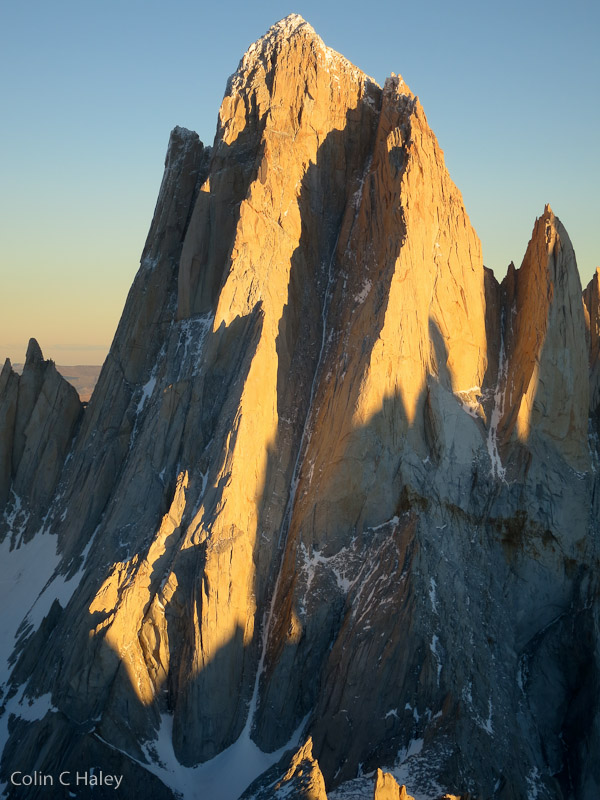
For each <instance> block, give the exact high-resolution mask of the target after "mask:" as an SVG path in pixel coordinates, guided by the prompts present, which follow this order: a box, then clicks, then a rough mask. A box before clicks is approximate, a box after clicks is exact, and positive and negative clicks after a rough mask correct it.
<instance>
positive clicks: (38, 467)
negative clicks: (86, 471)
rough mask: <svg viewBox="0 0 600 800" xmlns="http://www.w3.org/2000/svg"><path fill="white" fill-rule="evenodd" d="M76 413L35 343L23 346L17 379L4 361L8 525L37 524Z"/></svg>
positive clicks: (73, 395) (1, 392)
mask: <svg viewBox="0 0 600 800" xmlns="http://www.w3.org/2000/svg"><path fill="white" fill-rule="evenodd" d="M81 412H82V406H81V403H80V401H79V397H78V395H77V392H76V391H75V389H74V388H73V387H72V386H71V385H70V384H69V383H67V381H66V380H64V378H62V376H61V375H60V374H59V373H58V372H57V370H56V368H55V366H54V363H53V362H52V361H44V357H43V355H42V351H41V350H40V346H39V345H38V343H37V342H36V340H35V339H31V340H30V342H29V347H28V348H27V358H26V361H25V365H24V367H23V371H22V374H21V375H17V373H16V372H15V371H14V370H13V369H12V367H11V364H10V361H9V360H8V359H7V360H6V362H5V364H4V367H3V369H2V372H1V373H0V503H1V504H2V505H3V506H4V505H5V504H6V503H7V502H9V500H10V502H9V507H10V511H11V512H12V513H14V518H13V524H14V523H15V522H16V517H17V516H18V517H19V524H21V522H22V520H23V519H24V518H25V516H28V517H29V519H30V520H32V521H33V522H34V523H35V524H39V522H40V519H41V516H43V515H44V514H45V512H46V510H47V508H48V504H49V502H50V500H51V499H52V495H53V493H54V490H55V488H56V484H57V483H58V479H59V477H60V474H61V472H62V468H63V464H64V461H65V458H66V457H67V453H68V451H69V448H70V446H71V442H72V439H73V436H74V434H75V430H76V428H77V425H78V423H79V420H80V417H81ZM11 490H12V493H13V494H12V498H11V497H10V493H11ZM5 532H6V531H5V530H3V531H1V533H2V534H5Z"/></svg>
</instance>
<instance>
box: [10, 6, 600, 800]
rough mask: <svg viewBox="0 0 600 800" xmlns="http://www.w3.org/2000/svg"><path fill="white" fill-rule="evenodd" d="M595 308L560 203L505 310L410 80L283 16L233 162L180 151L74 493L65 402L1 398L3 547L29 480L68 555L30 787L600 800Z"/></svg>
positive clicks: (23, 703) (237, 87) (35, 634)
mask: <svg viewBox="0 0 600 800" xmlns="http://www.w3.org/2000/svg"><path fill="white" fill-rule="evenodd" d="M594 287H595V288H594ZM598 314H599V303H598V286H597V278H596V283H595V284H593V285H592V286H591V288H588V289H587V290H586V293H585V305H584V303H582V293H581V286H580V284H579V277H578V273H577V266H576V262H575V256H574V253H573V248H572V246H571V244H570V242H569V239H568V236H567V234H566V232H565V230H564V228H563V226H562V225H561V223H560V221H559V220H558V219H557V218H556V217H555V216H554V214H553V213H552V211H551V210H550V208H549V207H547V208H546V209H545V211H544V213H543V215H542V217H541V218H540V219H539V220H537V221H536V223H535V227H534V231H533V234H532V239H531V242H530V245H529V247H528V249H527V253H526V255H525V258H524V261H523V264H522V266H521V268H520V269H519V270H516V269H515V268H514V267H513V266H511V268H509V272H508V274H507V276H506V278H505V279H504V280H503V281H502V283H500V284H499V283H498V282H497V281H496V279H495V278H494V276H493V274H492V273H491V271H490V270H486V269H485V268H484V267H483V263H482V257H481V248H480V244H479V240H478V238H477V235H476V234H475V232H474V230H473V228H472V226H471V224H470V222H469V218H468V216H467V214H466V211H465V208H464V204H463V201H462V197H461V195H460V192H459V191H458V189H457V188H456V187H455V185H454V184H453V182H452V180H451V179H450V177H449V175H448V172H447V170H446V168H445V165H444V159H443V153H442V151H441V149H440V147H439V145H438V143H437V140H436V138H435V136H434V134H433V132H432V131H431V129H430V128H429V126H428V123H427V120H426V117H425V114H424V111H423V109H422V107H421V105H420V103H419V100H418V98H417V97H416V96H415V95H413V93H412V92H411V91H410V90H409V89H408V87H407V86H406V84H405V83H404V82H403V80H402V79H401V78H400V77H399V76H395V75H392V77H391V78H389V79H388V80H387V81H386V83H385V85H384V87H383V88H380V87H379V86H377V84H375V82H374V81H372V80H371V79H370V78H368V77H367V76H366V75H364V74H363V73H362V72H360V70H358V69H357V68H356V67H354V66H353V65H351V64H350V63H349V62H348V61H346V60H345V59H344V58H343V57H342V56H340V55H339V54H337V53H334V52H333V51H331V50H329V49H328V48H327V47H326V46H325V45H324V44H323V42H322V41H321V40H320V39H319V37H318V36H317V35H316V33H315V32H314V31H313V30H312V28H311V27H310V26H309V25H308V24H307V23H306V22H304V20H302V19H301V18H300V17H298V16H297V15H291V16H290V17H287V18H286V19H285V20H282V21H281V22H280V23H278V24H277V25H275V26H273V28H271V29H270V30H269V31H268V33H267V34H266V35H265V36H264V37H263V38H262V39H260V40H259V41H258V42H256V43H255V44H254V45H252V46H251V47H250V49H249V50H248V52H247V53H246V55H245V56H244V58H243V59H242V61H241V62H240V65H239V67H238V70H237V71H236V73H235V74H234V75H233V76H232V77H231V79H230V81H229V83H228V85H227V89H226V93H225V97H224V100H223V103H222V106H221V110H220V112H219V122H218V128H217V135H216V138H215V142H214V146H213V147H212V148H205V147H204V146H203V145H202V143H201V142H200V141H199V140H198V137H197V136H196V134H194V133H191V132H190V131H186V130H184V129H181V128H176V129H175V130H174V131H173V133H172V135H171V140H170V143H169V149H168V153H167V160H166V164H165V177H164V179H163V184H162V186H161V190H160V194H159V198H158V202H157V206H156V211H155V214H154V219H153V221H152V225H151V228H150V233H149V235H148V240H147V244H146V247H145V249H144V252H143V255H142V263H141V266H140V270H139V272H138V274H137V276H136V278H135V281H134V283H133V286H132V289H131V291H130V294H129V297H128V299H127V303H126V306H125V310H124V313H123V317H122V319H121V322H120V324H119V327H118V329H117V332H116V335H115V340H114V342H113V345H112V348H111V351H110V354H109V356H108V358H107V361H106V363H105V365H104V367H103V370H102V373H101V375H100V379H99V381H98V384H97V386H96V389H95V391H94V394H93V396H92V398H91V400H90V403H89V405H88V406H87V408H86V409H85V413H84V415H83V420H82V422H81V425H80V427H79V428H78V430H77V435H76V437H75V439H74V442H73V445H72V448H71V450H70V454H69V456H68V458H67V457H66V456H67V453H66V446H65V447H63V450H61V451H60V452H61V453H62V455H60V456H57V457H56V458H55V460H54V462H52V463H53V464H55V466H54V467H53V469H54V471H52V469H51V470H49V471H46V469H45V468H44V472H43V473H39V475H38V474H37V473H34V472H32V470H33V467H31V466H30V467H27V470H28V471H26V470H25V467H23V476H26V477H23V478H19V471H18V470H16V468H15V464H16V463H17V462H16V461H15V458H16V456H15V453H16V454H17V455H18V457H19V461H18V463H19V465H20V464H21V463H23V464H25V465H26V464H28V463H29V464H32V463H34V462H35V458H34V457H33V456H31V457H29V461H28V460H27V458H26V454H27V452H28V451H27V443H28V440H27V424H26V423H24V422H23V421H22V420H24V419H25V417H26V416H27V415H29V416H27V418H28V419H29V417H30V416H31V413H32V412H31V411H29V412H28V411H27V409H28V408H29V407H30V406H31V402H32V401H31V399H30V396H31V397H33V396H34V395H35V392H36V391H37V392H38V394H39V390H37V389H35V391H34V388H27V389H25V388H24V389H23V391H21V389H20V386H21V384H20V383H19V382H18V379H17V377H16V376H15V375H14V374H13V373H12V372H11V370H10V367H9V366H8V367H5V369H4V370H3V372H2V375H1V377H0V410H1V411H2V418H1V420H0V426H2V427H1V428H0V444H1V449H0V481H1V483H0V488H2V487H5V488H3V489H2V491H3V492H4V494H3V495H2V496H0V500H2V501H3V502H5V503H6V502H8V505H6V508H5V511H4V518H3V519H4V522H3V525H4V527H5V530H7V531H8V532H10V533H14V531H15V527H16V525H17V522H16V521H15V515H14V514H13V510H12V507H11V506H10V502H11V501H10V499H9V494H10V491H11V486H12V488H13V490H14V491H15V492H17V488H19V487H20V489H21V491H22V492H23V494H22V496H23V498H24V501H27V502H28V503H29V504H30V505H31V507H35V508H39V509H42V508H43V514H44V526H43V533H41V532H36V531H37V530H38V529H39V528H40V525H39V524H38V522H36V521H31V522H29V523H27V525H28V527H27V537H28V541H31V542H32V543H35V542H36V541H37V542H42V543H45V544H47V543H48V541H50V542H51V543H54V542H56V547H57V554H58V555H57V558H58V562H57V564H55V563H54V562H53V563H52V565H50V566H49V572H48V576H47V580H42V578H39V582H40V590H37V591H36V592H33V589H32V590H31V592H32V593H30V595H29V596H28V603H27V608H28V609H29V610H25V609H24V614H23V617H24V622H23V624H22V625H21V627H20V628H17V629H16V631H15V633H16V638H14V640H13V639H11V640H10V649H11V650H12V648H13V646H14V652H13V654H12V657H11V660H10V663H9V669H8V672H7V677H6V681H5V684H4V687H3V703H4V705H3V710H4V713H3V716H2V717H0V725H3V726H4V727H3V728H2V730H3V736H4V740H5V742H6V745H5V748H4V755H3V760H2V777H3V779H4V780H5V781H6V780H8V778H9V776H10V774H11V773H12V772H13V771H15V770H21V771H23V770H28V769H29V770H32V769H33V768H34V765H35V769H36V770H41V771H45V772H47V773H52V774H58V773H60V771H61V770H68V771H73V772H74V771H76V770H77V769H80V768H81V767H80V762H81V759H82V758H83V759H88V760H90V759H91V760H93V762H94V765H96V766H98V767H102V764H107V765H108V764H110V765H111V766H110V769H111V770H113V771H114V772H118V773H119V774H120V773H123V774H124V775H125V776H126V778H127V781H128V782H129V786H130V787H131V786H135V789H136V791H137V792H138V793H145V794H146V795H147V796H152V797H154V796H156V797H162V796H164V797H175V796H177V793H179V795H182V796H184V797H194V796H196V793H198V792H200V794H201V795H202V793H204V795H205V796H210V797H211V798H214V800H237V798H239V797H241V796H242V795H243V796H244V797H245V798H247V800H250V798H252V797H254V798H256V799H257V800H258V798H267V797H288V796H293V797H306V798H309V797H311V798H318V800H321V798H325V797H329V798H330V800H342V798H345V797H346V798H349V797H353V798H358V797H364V798H369V800H370V798H372V797H373V792H374V791H375V797H377V798H378V797H379V796H380V795H381V796H382V797H386V796H388V795H389V796H396V797H397V796H404V795H402V794H399V793H400V792H401V788H400V787H401V786H402V787H406V788H404V791H405V792H406V791H407V790H408V792H410V793H413V794H415V796H418V797H419V798H438V797H440V796H442V795H443V794H444V792H448V793H449V796H450V795H453V796H464V797H478V798H492V797H494V798H498V799H499V800H520V799H521V798H523V797H530V796H537V797H538V798H548V799H549V800H550V799H551V800H567V798H576V800H592V798H595V797H596V796H597V795H598V792H599V790H600V773H599V768H598V766H597V765H598V764H599V763H600V758H598V755H599V754H600V713H599V712H600V708H599V702H598V697H599V692H598V689H599V672H598V668H599V666H600V649H599V648H600V645H599V638H598V625H599V622H598V599H597V598H598V582H597V581H598V579H597V575H598V563H597V559H598V549H597V542H598V518H599V515H598V511H599V509H598V497H599V493H598V492H597V491H596V489H597V480H598V478H597V474H598V472H597V470H598V468H599V466H598V465H599V463H600V462H599V445H598V441H599V440H598V414H597V411H598V400H597V395H598V388H597V383H598V379H597V374H598V372H597V371H598V369H599V368H598V346H597V344H598V342H597V339H598V336H597V330H598V322H597V321H598ZM586 324H587V334H586ZM586 336H587V338H586ZM40 357H41V356H40ZM29 360H31V362H32V365H31V366H30V368H29V372H30V374H31V376H32V377H31V378H28V381H29V382H30V383H31V386H32V387H33V385H34V383H35V380H37V378H35V380H34V374H35V375H37V373H35V372H34V369H33V365H34V362H36V363H37V360H36V356H35V353H33V352H32V355H31V359H29V358H28V362H29ZM590 375H591V378H590ZM24 376H25V372H24V373H23V376H22V377H21V379H20V381H22V380H23V377H24ZM590 381H591V383H590ZM23 385H24V387H25V386H27V387H29V383H27V384H23ZM35 385H36V386H37V384H35ZM28 398H29V399H28ZM40 416H43V415H42V414H41V409H40ZM37 427H38V429H40V430H41V429H42V428H41V427H40V424H38V426H37ZM7 432H11V433H10V434H9V433H7ZM9 435H10V436H11V437H12V438H11V439H10V442H11V445H10V448H8V447H7V446H5V444H4V443H5V442H7V441H8V437H9ZM61 442H62V439H61ZM36 452H38V451H36ZM39 452H41V451H39ZM44 452H45V451H44ZM36 458H37V456H36ZM32 459H33V461H32ZM36 463H37V462H36ZM40 463H41V462H40ZM44 463H46V462H44ZM56 465H58V466H56ZM20 469H21V467H20V466H19V470H20ZM46 476H50V477H48V478H47V479H46ZM52 476H54V477H52ZM40 513H41V512H40ZM36 526H37V527H36ZM7 535H8V533H7ZM8 555H9V556H10V558H12V559H13V562H14V563H16V560H17V559H18V558H21V556H20V550H19V549H17V550H16V551H11V552H10V553H8ZM13 562H10V559H9V562H7V563H13ZM19 563H20V562H19ZM50 567H51V568H50ZM24 574H25V573H24ZM38 577H39V576H38ZM32 585H33V584H32ZM38 591H39V596H38V593H37V592H38ZM40 742H43V747H42V748H41V749H40ZM301 742H304V743H305V744H304V745H303V746H300V745H301ZM382 769H383V770H384V771H385V773H387V774H389V777H388V775H386V776H384V775H383V773H382V772H377V770H382ZM374 786H375V789H374ZM83 791H84V792H85V791H86V790H83ZM113 792H114V789H112V788H110V789H109V788H108V787H105V788H104V789H103V788H102V787H97V788H95V789H94V794H93V796H94V797H104V796H107V797H109V796H110V797H112V796H113ZM269 792H271V794H269ZM377 792H379V794H377ZM390 792H391V795H390ZM394 792H396V794H395V795H394ZM386 793H387V794H386ZM8 795H9V796H10V797H12V796H14V797H17V796H18V797H19V798H34V797H36V794H35V788H34V787H31V788H26V787H19V790H18V792H17V790H16V789H15V788H11V787H10V785H9V787H8ZM48 796H49V797H52V796H57V797H59V796H61V795H60V794H59V793H58V792H55V794H54V795H52V793H51V792H50V794H49V795H48ZM82 796H85V793H84V795H82Z"/></svg>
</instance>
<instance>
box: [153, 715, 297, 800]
mask: <svg viewBox="0 0 600 800" xmlns="http://www.w3.org/2000/svg"><path fill="white" fill-rule="evenodd" d="M249 718H250V717H249ZM306 721H307V717H306V718H305V719H303V720H302V722H301V723H300V725H299V726H298V728H297V730H296V731H295V732H294V734H293V735H292V737H291V739H290V741H289V742H287V744H285V745H284V746H283V747H281V748H280V749H279V750H277V751H275V752H274V753H264V752H263V751H262V750H261V749H260V748H259V747H258V746H257V745H256V744H255V743H254V742H253V741H252V739H251V738H250V726H249V725H246V727H245V728H244V730H243V731H242V733H241V735H240V737H239V738H238V740H237V741H236V742H234V743H233V744H232V745H231V746H230V747H228V748H227V749H226V750H224V751H223V752H222V753H219V755H217V756H215V757H214V758H212V759H211V760H210V761H207V762H205V763H204V764H199V765H198V766H196V767H184V766H182V765H181V764H180V763H179V761H178V760H177V757H176V756H175V752H174V750H173V718H172V716H171V715H170V714H162V715H161V726H160V728H159V730H158V733H157V737H156V739H155V740H154V741H151V742H146V744H145V745H144V746H143V750H144V753H145V755H146V756H147V758H148V759H149V760H150V762H151V763H150V764H143V763H141V762H139V763H141V766H143V767H144V768H145V769H147V770H148V771H149V772H152V773H153V774H154V775H156V776H157V777H158V778H160V780H161V781H163V783H165V784H166V785H167V786H169V788H171V789H173V791H175V792H179V793H181V795H182V796H183V797H185V798H192V797H206V798H211V800H237V798H238V797H239V796H240V795H241V794H242V792H243V791H244V790H245V789H246V788H247V787H248V786H249V785H250V784H251V783H252V781H254V780H255V779H256V778H258V776H259V775H262V773H263V772H264V771H265V770H267V769H269V768H270V767H272V766H273V765H274V764H276V763H277V762H278V761H279V759H280V758H281V756H282V755H283V754H284V753H285V752H286V751H287V750H290V749H292V748H297V747H298V746H299V743H300V737H301V734H302V730H303V728H304V725H305V724H306Z"/></svg>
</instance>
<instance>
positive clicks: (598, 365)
mask: <svg viewBox="0 0 600 800" xmlns="http://www.w3.org/2000/svg"><path fill="white" fill-rule="evenodd" d="M599 281H600V267H597V268H596V272H595V273H594V277H593V278H592V280H591V281H590V282H589V283H588V285H587V286H586V288H585V291H584V292H583V304H584V305H583V310H584V314H585V323H586V330H587V334H588V346H589V364H590V413H591V414H592V415H594V416H597V413H598V409H599V408H600V286H599Z"/></svg>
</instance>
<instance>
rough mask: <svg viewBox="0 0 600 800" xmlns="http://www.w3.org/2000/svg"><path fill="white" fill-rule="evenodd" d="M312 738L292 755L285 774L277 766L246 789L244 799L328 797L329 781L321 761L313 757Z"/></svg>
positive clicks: (321, 799) (311, 799)
mask: <svg viewBox="0 0 600 800" xmlns="http://www.w3.org/2000/svg"><path fill="white" fill-rule="evenodd" d="M312 746H313V745H312V739H311V738H310V736H309V737H308V739H307V740H306V742H305V743H304V744H303V745H302V747H300V748H299V749H298V750H297V751H296V752H295V753H294V754H293V755H292V757H291V759H290V761H289V767H288V768H287V770H286V771H285V772H284V773H283V774H282V775H281V774H280V771H279V768H278V767H274V768H273V769H272V770H270V771H269V772H267V773H266V774H265V775H264V777H262V778H261V779H260V780H259V781H257V782H256V783H255V784H253V785H252V786H250V787H249V788H248V790H247V791H246V792H244V794H243V796H242V798H240V800H278V798H281V800H283V798H285V797H295V798H298V800H327V793H326V792H325V781H324V780H323V775H322V774H321V770H320V769H319V764H318V762H317V761H316V759H315V758H314V757H313V752H312Z"/></svg>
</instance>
